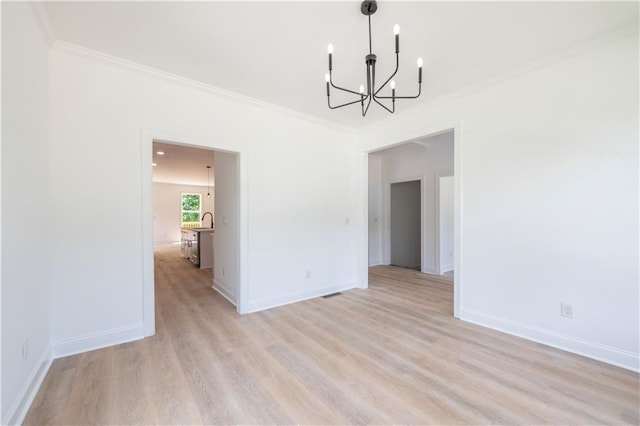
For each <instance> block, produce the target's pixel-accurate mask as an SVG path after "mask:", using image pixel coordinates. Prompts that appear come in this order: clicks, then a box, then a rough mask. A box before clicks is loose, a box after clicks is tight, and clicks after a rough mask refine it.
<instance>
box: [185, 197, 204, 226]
mask: <svg viewBox="0 0 640 426" xmlns="http://www.w3.org/2000/svg"><path fill="white" fill-rule="evenodd" d="M201 206H202V195H201V194H187V193H185V194H182V225H181V226H183V227H194V226H196V227H197V226H200V213H201V212H202V208H201Z"/></svg>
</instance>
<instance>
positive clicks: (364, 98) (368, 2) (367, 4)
mask: <svg viewBox="0 0 640 426" xmlns="http://www.w3.org/2000/svg"><path fill="white" fill-rule="evenodd" d="M377 8H378V6H377V3H376V1H375V0H365V1H363V2H362V5H361V7H360V11H361V12H362V14H363V15H367V17H368V20H369V54H368V55H367V56H366V57H365V63H366V66H367V86H366V91H365V86H364V85H361V86H360V92H356V91H354V90H350V89H346V88H344V87H340V86H338V85H336V84H335V83H334V82H333V45H331V44H330V45H329V47H328V49H327V50H328V53H329V72H328V73H327V74H326V75H325V80H326V86H327V105H328V106H329V109H338V108H342V107H345V106H348V105H353V104H356V103H358V102H359V103H360V105H361V109H362V116H363V117H364V116H365V115H366V114H367V112H368V111H369V107H370V106H371V102H372V101H373V102H375V103H376V104H378V105H380V106H381V107H382V108H384V109H385V110H387V111H388V112H390V113H392V114H393V113H394V112H395V102H396V99H416V98H418V97H419V96H420V95H421V94H422V59H421V58H418V94H417V95H415V96H396V88H395V82H394V81H393V78H394V77H395V76H396V74H397V73H398V69H399V67H400V34H399V33H400V27H399V26H398V25H396V26H394V28H393V30H394V31H393V32H394V34H395V48H396V49H395V53H396V67H395V70H394V71H393V73H391V75H390V76H389V77H388V78H387V79H386V80H385V82H384V83H383V84H382V85H381V86H380V87H378V88H377V89H376V61H377V56H376V55H374V54H373V51H372V42H371V15H373V14H374V13H375V12H376V10H377ZM389 83H390V85H391V96H380V95H378V93H380V91H381V90H382V89H384V88H385V87H386V86H387V85H388V84H389ZM331 88H334V89H336V90H340V91H343V92H346V93H349V94H353V95H356V96H358V97H359V98H360V99H357V100H354V101H351V102H345V103H343V104H341V105H335V106H332V105H331ZM383 99H384V100H387V99H391V108H389V107H388V106H386V105H384V104H383V103H382V102H381V100H383ZM365 102H366V107H365Z"/></svg>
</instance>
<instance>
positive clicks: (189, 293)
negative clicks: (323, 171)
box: [24, 247, 640, 425]
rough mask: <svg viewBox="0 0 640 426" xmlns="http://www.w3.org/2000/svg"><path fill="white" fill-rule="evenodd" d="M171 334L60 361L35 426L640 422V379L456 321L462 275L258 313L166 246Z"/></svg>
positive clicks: (160, 284) (383, 271)
mask: <svg viewBox="0 0 640 426" xmlns="http://www.w3.org/2000/svg"><path fill="white" fill-rule="evenodd" d="M155 260H156V262H155V264H156V311H157V312H156V321H157V323H156V326H157V335H156V336H153V337H151V338H147V339H144V340H141V341H137V342H132V343H127V344H123V345H119V346H115V347H110V348H106V349H101V350H97V351H93V352H89V353H84V354H80V355H75V356H70V357H67V358H62V359H58V360H56V361H54V363H53V365H52V367H51V370H50V371H49V373H48V375H47V377H46V379H45V381H44V383H43V385H42V387H41V389H40V391H39V393H38V395H37V397H36V399H35V401H34V403H33V405H32V407H31V409H30V411H29V413H28V414H27V417H26V419H25V422H24V423H25V424H34V425H35V424H37V425H42V424H240V423H241V424H295V423H297V424H300V423H302V424H365V423H367V424H371V423H377V424H392V423H393V424H398V423H403V424H463V423H464V424H534V423H535V424H624V423H628V424H638V423H639V422H640V416H639V414H638V402H639V399H638V398H639V390H638V386H639V377H638V374H636V373H633V372H630V371H626V370H623V369H620V368H616V367H612V366H609V365H607V364H603V363H600V362H597V361H593V360H590V359H587V358H583V357H580V356H577V355H572V354H569V353H566V352H563V351H560V350H557V349H553V348H549V347H546V346H544V345H540V344H536V343H532V342H529V341H526V340H523V339H519V338H516V337H513V336H509V335H506V334H502V333H498V332H495V331H492V330H489V329H485V328H482V327H478V326H474V325H472V324H468V323H465V322H462V321H458V320H455V319H453V317H452V304H453V302H452V287H451V284H450V283H447V282H446V281H444V282H437V281H431V280H429V279H428V277H426V276H425V275H424V274H421V273H419V272H416V271H410V270H406V269H402V268H394V267H384V266H378V267H374V268H371V270H370V288H369V289H368V290H351V291H347V292H344V293H343V294H341V295H338V296H335V297H331V298H327V299H324V298H317V299H313V300H309V301H305V302H300V303H296V304H293V305H288V306H284V307H280V308H275V309H271V310H268V311H263V312H258V313H255V314H249V315H245V316H239V315H237V314H236V313H235V308H234V307H233V306H231V305H230V304H229V302H227V301H226V300H225V299H224V298H223V297H222V296H220V295H219V294H217V293H216V292H214V291H213V290H212V289H211V287H210V285H211V273H210V271H209V270H199V269H196V268H195V267H193V265H191V264H190V263H189V262H188V261H186V260H185V259H182V258H181V257H180V255H179V250H178V249H177V248H176V247H167V248H163V249H162V250H159V251H157V253H156V259H155Z"/></svg>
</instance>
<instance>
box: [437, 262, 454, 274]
mask: <svg viewBox="0 0 640 426" xmlns="http://www.w3.org/2000/svg"><path fill="white" fill-rule="evenodd" d="M449 271H453V263H449V264H447V265H444V266H442V268H440V275H442V274H445V273H447V272H449Z"/></svg>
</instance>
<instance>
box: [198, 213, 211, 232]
mask: <svg viewBox="0 0 640 426" xmlns="http://www.w3.org/2000/svg"><path fill="white" fill-rule="evenodd" d="M206 215H209V216H211V229H213V213H211V212H204V214H203V215H202V218H200V220H204V217H205V216H206Z"/></svg>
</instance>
